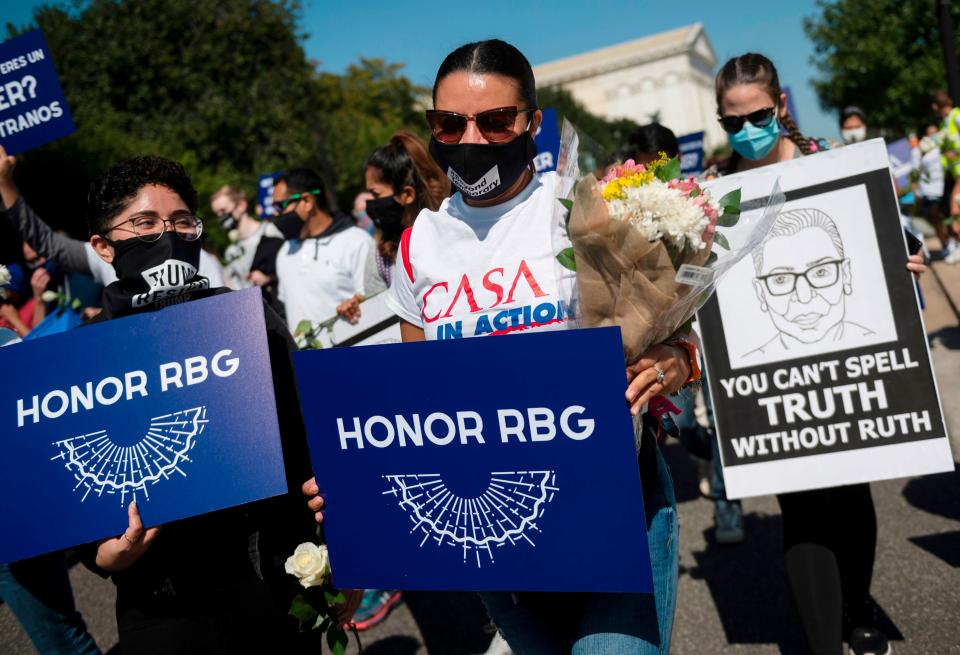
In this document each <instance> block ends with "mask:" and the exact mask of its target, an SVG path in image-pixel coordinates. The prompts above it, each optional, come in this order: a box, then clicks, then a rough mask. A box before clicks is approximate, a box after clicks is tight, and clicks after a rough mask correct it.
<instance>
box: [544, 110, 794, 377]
mask: <svg viewBox="0 0 960 655" xmlns="http://www.w3.org/2000/svg"><path fill="white" fill-rule="evenodd" d="M578 142H579V140H578V138H577V136H576V133H575V132H574V131H573V129H572V127H571V126H570V125H569V124H565V125H564V130H563V138H562V139H561V153H560V167H559V169H558V174H559V175H560V177H561V180H565V183H562V184H561V187H560V188H561V189H565V188H569V189H571V192H570V193H569V196H568V197H567V198H562V199H561V200H560V205H561V206H562V207H563V210H562V213H563V220H564V221H565V222H566V228H567V235H568V237H569V240H570V243H571V244H572V245H571V246H569V247H566V248H563V249H562V250H561V251H560V252H559V254H558V256H557V259H558V260H559V262H560V264H561V265H563V266H565V267H566V268H569V269H573V270H575V271H576V277H577V288H578V292H579V297H578V299H577V303H576V307H577V315H578V319H579V323H580V325H581V326H584V327H599V326H612V325H616V326H619V327H620V330H621V333H622V335H623V348H624V356H625V358H626V361H627V362H628V363H629V362H633V361H635V360H636V359H638V358H639V357H640V355H642V354H643V352H644V351H645V350H647V348H649V347H650V346H651V345H653V344H656V343H659V342H661V341H664V340H666V339H667V338H669V337H670V336H671V335H673V334H674V333H676V332H677V331H679V330H681V328H682V327H683V326H684V324H687V323H689V322H690V321H691V320H692V317H693V315H694V314H695V313H696V311H697V309H699V308H700V306H701V305H702V304H703V303H704V302H706V300H707V299H708V298H709V297H710V294H711V293H712V292H713V290H714V288H715V286H716V284H717V282H718V281H719V279H720V278H721V276H722V275H723V273H725V272H726V271H727V270H729V268H730V267H731V266H732V265H733V264H735V263H736V262H737V261H739V260H740V259H741V258H742V257H743V256H745V255H746V254H747V253H749V252H750V250H752V248H753V247H754V246H755V245H756V244H757V243H759V241H760V240H761V239H762V238H763V236H764V235H765V234H766V232H767V231H768V230H769V228H770V225H772V223H773V219H774V218H775V217H776V214H777V213H778V212H779V207H780V206H782V204H783V196H782V194H779V195H777V194H775V195H777V197H771V198H770V199H768V203H767V209H766V211H764V213H763V217H762V218H761V219H760V220H759V221H756V222H755V223H754V224H753V225H751V226H749V230H748V232H749V234H747V235H746V236H747V238H746V239H745V241H744V245H743V246H742V247H741V248H739V249H735V250H731V248H730V244H729V243H728V241H727V239H726V237H725V236H724V235H723V234H722V233H721V232H719V231H718V228H732V227H734V226H736V225H737V224H738V223H739V221H740V191H739V189H737V190H734V191H731V192H730V193H727V194H726V195H724V196H723V197H722V198H719V199H716V198H713V197H712V195H711V194H710V192H709V191H708V190H706V189H705V188H703V187H702V186H701V185H700V184H699V183H698V182H697V181H696V180H695V179H694V178H692V177H684V176H683V175H681V173H680V163H679V161H678V160H677V159H676V158H674V159H668V158H667V157H666V155H661V157H660V158H659V159H658V160H655V161H653V162H651V163H649V164H646V165H642V164H637V163H635V162H634V161H632V160H628V161H626V162H624V163H623V164H620V165H617V166H614V167H613V168H612V169H611V170H610V171H609V172H608V173H607V174H606V175H604V176H603V177H602V178H601V179H599V180H598V179H597V178H596V177H594V176H593V175H590V174H588V175H586V176H584V177H583V178H580V177H579V164H578V161H577V154H576V149H577V145H578ZM715 246H716V247H720V248H723V249H725V250H727V251H728V252H727V253H725V254H724V256H723V257H719V256H718V253H717V252H715V248H714V247H715Z"/></svg>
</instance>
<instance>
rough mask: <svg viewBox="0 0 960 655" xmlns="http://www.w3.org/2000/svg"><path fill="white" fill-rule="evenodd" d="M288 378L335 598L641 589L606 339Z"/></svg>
mask: <svg viewBox="0 0 960 655" xmlns="http://www.w3.org/2000/svg"><path fill="white" fill-rule="evenodd" d="M294 366H295V369H296V373H297V381H298V385H299V388H300V397H301V398H312V399H313V400H312V401H311V402H309V403H305V404H304V406H303V412H304V419H305V421H306V425H307V433H308V437H309V442H310V451H311V459H312V461H313V462H314V467H315V473H316V476H317V483H318V485H319V486H320V489H321V492H322V493H323V494H324V496H325V497H326V501H327V504H326V510H325V512H326V520H325V522H324V526H325V528H324V530H325V534H326V538H327V543H328V546H329V548H330V561H331V569H332V572H333V579H334V583H335V584H336V585H338V586H339V587H341V588H366V589H411V590H412V589H420V590H478V591H483V590H511V591H602V592H650V591H652V582H651V574H650V561H649V551H648V549H647V541H646V524H645V520H644V511H643V498H642V494H641V487H640V477H639V473H638V469H637V453H636V449H635V446H634V435H633V423H632V421H631V418H630V414H629V411H628V409H627V406H626V403H625V400H624V389H625V384H624V365H623V346H622V343H621V340H620V331H619V329H617V328H598V329H590V330H558V331H553V332H542V333H530V334H520V335H516V336H512V337H509V338H497V337H492V338H485V339H457V340H453V341H427V342H419V343H406V344H393V345H385V346H367V347H364V348H334V349H329V350H313V351H306V352H298V353H295V354H294ZM383 371H389V372H390V376H389V377H388V378H383V377H382V376H380V375H379V374H378V372H383Z"/></svg>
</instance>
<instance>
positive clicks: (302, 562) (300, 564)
mask: <svg viewBox="0 0 960 655" xmlns="http://www.w3.org/2000/svg"><path fill="white" fill-rule="evenodd" d="M283 568H284V570H285V571H286V572H287V573H289V574H290V575H294V576H296V577H297V578H298V579H299V580H300V584H301V585H303V587H304V589H309V588H310V587H317V586H320V585H322V584H323V583H324V582H326V579H327V577H328V576H329V575H330V556H329V555H328V554H327V547H326V546H322V545H321V546H318V545H317V544H312V543H310V542H307V543H303V544H300V545H299V546H297V548H296V550H294V551H293V555H291V556H290V557H288V558H287V561H286V563H285V564H284V565H283Z"/></svg>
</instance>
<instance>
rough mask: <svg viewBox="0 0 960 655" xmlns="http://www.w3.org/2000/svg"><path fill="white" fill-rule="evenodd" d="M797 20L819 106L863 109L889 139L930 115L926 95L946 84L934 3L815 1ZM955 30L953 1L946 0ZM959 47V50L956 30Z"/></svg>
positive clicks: (957, 15)
mask: <svg viewBox="0 0 960 655" xmlns="http://www.w3.org/2000/svg"><path fill="white" fill-rule="evenodd" d="M817 4H818V7H819V8H820V10H821V13H820V15H819V16H815V17H813V18H808V19H806V20H805V21H804V28H805V30H806V32H807V35H808V36H809V37H810V39H811V40H812V41H813V43H814V47H815V53H816V54H815V55H814V57H813V63H814V64H815V65H816V66H817V68H818V69H819V70H820V73H821V77H820V79H818V80H816V81H814V88H815V89H816V91H817V95H818V96H819V98H820V104H821V105H822V106H823V108H824V109H827V110H830V109H833V110H836V111H838V112H839V110H840V109H842V108H843V107H845V106H847V105H857V106H860V107H863V108H864V109H865V110H866V112H867V118H868V120H869V122H870V126H871V127H873V128H883V129H885V130H887V131H890V132H892V133H894V134H903V133H904V132H905V131H908V130H912V129H917V128H919V127H921V126H922V122H923V121H929V120H933V119H934V118H935V117H934V116H933V113H932V111H931V109H930V92H931V91H933V90H935V89H939V88H945V87H946V77H945V76H946V73H945V71H944V66H943V54H942V50H941V48H940V36H939V29H938V24H937V15H936V8H935V4H936V3H934V2H931V1H930V0H901V1H899V2H890V0H835V1H832V2H828V1H827V0H818V3H817ZM951 12H952V14H953V22H954V25H958V26H960V3H956V2H954V3H951ZM956 34H957V36H958V46H960V31H957V32H956Z"/></svg>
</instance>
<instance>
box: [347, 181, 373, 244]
mask: <svg viewBox="0 0 960 655" xmlns="http://www.w3.org/2000/svg"><path fill="white" fill-rule="evenodd" d="M371 198H373V195H371V194H370V192H369V191H361V192H360V193H358V194H357V195H356V197H355V198H354V199H353V212H352V214H353V220H355V221H356V222H357V227H359V228H360V229H361V230H363V231H364V232H366V233H367V234H369V235H370V236H375V234H376V231H377V226H376V225H374V223H373V221H372V220H370V215H369V214H367V201H368V200H370V199H371Z"/></svg>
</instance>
